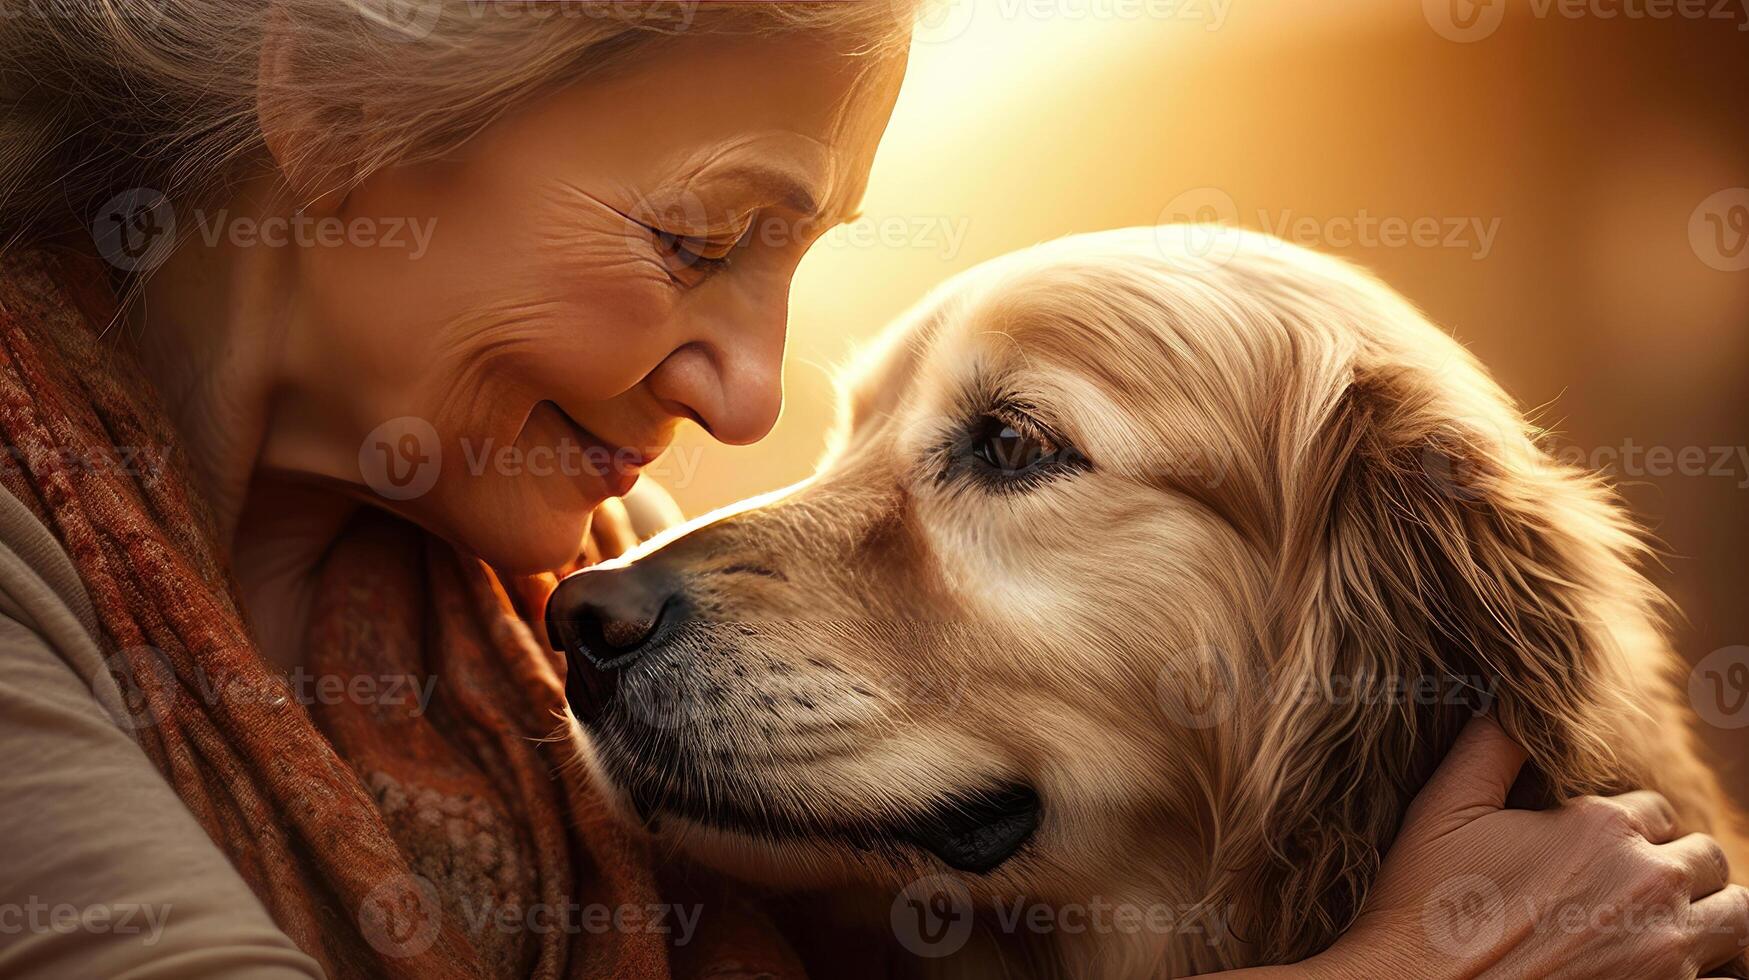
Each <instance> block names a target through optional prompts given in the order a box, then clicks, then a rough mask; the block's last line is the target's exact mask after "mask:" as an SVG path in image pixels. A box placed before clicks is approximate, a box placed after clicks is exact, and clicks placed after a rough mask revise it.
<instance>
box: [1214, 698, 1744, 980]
mask: <svg viewBox="0 0 1749 980" xmlns="http://www.w3.org/2000/svg"><path fill="white" fill-rule="evenodd" d="M1523 764H1524V750H1523V749H1521V748H1519V747H1518V746H1517V745H1516V744H1515V743H1514V742H1513V741H1512V740H1511V738H1510V737H1508V736H1507V735H1506V733H1505V732H1504V731H1502V730H1501V729H1500V726H1499V725H1497V724H1495V723H1494V721H1493V720H1492V719H1488V718H1478V719H1476V720H1475V721H1473V722H1471V723H1470V725H1469V727H1468V728H1466V729H1465V730H1464V732H1463V734H1462V735H1460V736H1459V737H1458V741H1457V744H1456V745H1454V746H1453V747H1452V750H1451V754H1450V755H1449V756H1447V757H1446V759H1445V761H1444V762H1443V763H1442V764H1441V765H1440V768H1439V770H1438V772H1436V773H1435V774H1434V776H1433V778H1432V779H1431V780H1429V781H1428V784H1427V786H1426V788H1424V789H1423V790H1422V791H1421V794H1420V795H1419V796H1417V797H1416V798H1415V801H1414V803H1413V804H1411V806H1410V807H1409V811H1408V813H1407V814H1406V815H1405V817H1404V820H1403V829H1402V831H1401V832H1400V833H1399V834H1398V835H1397V840H1396V843H1394V844H1393V845H1392V847H1391V850H1390V853H1389V854H1387V855H1386V856H1385V861H1384V864H1383V866H1382V867H1381V868H1380V869H1379V876H1378V879H1377V881H1376V883H1375V884H1374V886H1373V890H1372V893H1371V894H1370V895H1369V896H1368V899H1367V904H1366V908H1365V910H1364V911H1363V913H1362V914H1361V916H1360V918H1359V919H1358V920H1357V921H1356V922H1355V924H1354V926H1353V927H1352V928H1351V929H1349V931H1348V932H1347V933H1345V934H1344V935H1343V936H1342V938H1341V939H1340V940H1338V941H1337V943H1336V945H1335V946H1334V947H1332V948H1331V949H1330V950H1329V951H1327V952H1326V953H1324V954H1321V955H1320V956H1318V957H1316V958H1315V959H1314V960H1313V961H1308V962H1307V963H1305V964H1302V967H1305V968H1307V969H1308V971H1309V975H1311V976H1315V977H1329V978H1331V980H1348V978H1360V977H1366V978H1372V977H1407V976H1414V977H1430V978H1431V977H1471V976H1477V975H1479V974H1482V973H1486V974H1487V976H1489V977H1567V978H1574V980H1578V978H1594V977H1609V978H1621V980H1639V978H1646V980H1665V978H1681V980H1693V978H1695V977H1697V976H1702V977H1712V976H1725V975H1730V974H1728V973H1726V972H1724V971H1726V970H1727V969H1732V970H1734V969H1736V968H1734V967H1727V966H1726V965H1727V964H1731V963H1732V962H1733V961H1734V960H1736V958H1737V957H1738V956H1739V955H1741V953H1742V952H1743V950H1744V948H1745V946H1746V945H1749V891H1746V890H1745V889H1744V888H1743V886H1741V885H1733V884H1730V883H1729V877H1728V876H1729V868H1728V866H1727V864H1726V860H1725V855H1724V852H1723V851H1722V850H1720V848H1719V845H1718V844H1717V842H1715V841H1714V840H1713V839H1712V838H1710V837H1708V836H1706V835H1705V834H1687V835H1680V836H1679V835H1678V834H1677V832H1676V828H1675V814H1674V812H1673V811H1672V810H1671V808H1670V804H1669V803H1668V802H1666V801H1665V800H1664V798H1663V797H1661V796H1659V795H1658V794H1656V793H1652V792H1649V791H1639V792H1633V793H1625V794H1623V795H1621V796H1612V797H1586V798H1583V799H1579V800H1575V801H1573V802H1572V803H1569V804H1568V805H1566V806H1563V807H1560V808H1559V809H1555V810H1545V811H1533V810H1507V809H1504V808H1503V807H1504V806H1505V802H1506V794H1507V791H1508V790H1509V789H1510V788H1511V786H1512V782H1513V780H1514V779H1515V778H1517V775H1518V770H1519V768H1520V767H1521V766H1522V765H1523ZM1739 966H1740V965H1739ZM1242 973H1243V971H1241V974H1240V975H1242Z"/></svg>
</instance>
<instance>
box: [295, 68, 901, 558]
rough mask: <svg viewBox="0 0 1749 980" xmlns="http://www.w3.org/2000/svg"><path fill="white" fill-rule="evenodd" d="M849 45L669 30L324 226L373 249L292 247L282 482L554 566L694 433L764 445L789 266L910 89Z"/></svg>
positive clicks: (480, 550) (858, 186)
mask: <svg viewBox="0 0 1749 980" xmlns="http://www.w3.org/2000/svg"><path fill="white" fill-rule="evenodd" d="M841 45H842V42H841V41H838V42H834V41H831V40H827V39H822V38H810V37H788V38H781V39H751V38H725V37H721V36H717V37H686V38H678V39H674V40H668V41H664V42H662V43H661V45H660V47H657V48H653V49H651V50H650V51H649V52H647V53H646V54H644V55H643V56H642V57H641V58H639V59H637V60H636V61H635V62H633V63H628V64H627V65H626V66H624V67H623V68H620V69H618V70H616V71H614V72H613V73H611V74H609V75H606V76H603V77H601V78H599V79H595V80H589V81H585V82H582V83H579V84H577V85H574V86H571V87H569V88H566V89H563V90H560V91H558V92H556V93H554V94H551V95H548V96H544V97H542V98H540V99H538V100H536V101H534V102H531V103H529V104H528V105H526V106H525V107H523V108H521V109H520V110H519V111H517V112H515V113H514V114H511V115H507V116H505V117H504V118H502V119H500V120H498V121H496V122H494V123H493V124H492V125H491V126H490V127H489V128H487V129H486V130H485V131H483V132H482V133H481V134H480V135H479V136H477V137H476V138H474V139H473V140H470V141H469V142H468V143H467V144H466V145H465V146H464V147H463V148H461V149H460V150H459V151H457V152H456V153H454V154H452V155H450V156H449V157H447V158H445V159H443V160H441V161H436V162H431V163H424V164H417V165H410V166H405V167H398V168H394V169H392V170H388V171H384V172H380V173H378V174H376V175H374V176H372V177H371V178H369V179H368V180H366V181H365V182H364V183H363V184H362V185H360V186H359V187H357V188H356V189H355V190H353V191H352V192H351V193H349V194H348V195H347V196H346V197H345V199H344V200H343V201H339V202H337V203H335V204H334V205H332V207H331V210H330V211H328V212H326V213H323V214H316V215H311V216H309V220H312V221H314V220H321V219H323V218H327V217H330V216H331V217H333V218H338V219H340V220H341V221H342V222H345V227H347V228H348V229H351V228H357V229H361V230H368V232H369V234H364V233H357V234H355V233H353V232H351V231H348V232H347V233H346V234H344V235H342V236H339V237H340V238H342V239H343V240H342V241H339V242H337V243H331V244H328V245H326V246H325V247H320V248H307V249H298V250H296V251H297V252H298V255H299V258H298V263H299V266H298V279H299V286H298V295H297V300H296V301H297V302H298V304H299V305H300V306H301V307H303V308H302V309H300V310H298V311H296V313H295V315H294V322H295V323H296V324H297V327H296V328H295V329H294V330H293V331H292V333H291V339H290V340H289V342H288V350H287V351H286V352H285V354H284V358H285V362H286V365H287V381H286V383H285V389H286V390H285V391H284V392H283V393H282V394H281V397H280V398H279V400H278V402H277V403H276V404H277V406H278V407H277V408H276V412H277V413H278V415H279V417H278V418H276V419H275V420H274V424H272V425H271V426H270V430H269V431H270V432H274V433H279V434H281V435H280V436H278V437H270V439H269V441H268V444H267V446H266V447H265V449H264V457H263V465H264V466H266V467H268V468H270V469H272V470H275V471H279V472H287V471H289V472H295V473H303V474H306V475H315V476H318V477H323V478H327V479H331V480H339V481H343V482H345V483H347V484H350V485H353V486H355V487H357V488H359V490H360V492H361V493H364V494H365V495H367V496H368V497H369V498H370V499H372V500H373V501H377V502H380V503H383V504H384V505H386V506H389V507H391V508H392V509H394V510H396V511H397V512H399V513H401V514H403V515H405V516H407V517H409V518H411V519H413V520H415V521H417V522H418V523H420V524H422V525H424V526H425V527H427V528H429V529H430V530H432V531H435V532H437V533H439V534H442V535H444V536H446V537H448V538H450V539H451V540H453V541H456V542H457V543H459V544H460V545H462V546H463V547H465V548H467V549H469V550H471V551H473V552H474V553H476V554H478V555H480V556H481V557H483V558H485V559H486V560H487V561H489V562H491V563H493V564H495V565H498V566H500V567H503V568H505V569H508V570H513V571H535V570H542V569H550V568H555V567H558V566H560V565H563V564H565V563H567V562H569V561H570V560H572V559H573V558H574V557H575V555H576V554H577V552H578V548H579V545H580V542H581V541H582V538H583V536H584V535H585V534H586V533H587V529H588V520H589V515H590V513H591V511H593V510H594V508H595V507H596V506H597V505H599V504H600V503H601V502H602V501H603V500H605V499H606V498H608V497H610V496H616V495H620V494H623V493H625V492H626V491H627V490H628V489H629V488H630V486H631V484H632V483H633V482H634V481H635V480H636V479H637V476H638V472H639V470H640V469H641V468H642V467H643V466H644V465H645V464H646V463H647V462H648V461H649V460H650V459H652V458H653V457H655V456H656V455H658V454H659V453H661V452H662V450H663V449H665V448H666V447H667V446H668V444H669V442H670V441H671V440H672V438H673V435H674V432H675V429H676V427H677V426H678V425H679V423H680V422H681V421H682V420H684V419H692V420H693V421H695V422H697V423H698V424H699V425H701V426H703V427H704V428H705V429H706V430H708V431H709V432H710V433H711V434H712V435H713V436H715V437H716V438H717V439H719V440H722V441H723V442H727V443H737V444H738V443H747V442H752V441H754V440H757V439H759V438H761V437H762V436H764V435H765V434H766V433H767V432H768V431H769V430H770V429H771V426H772V424H773V423H774V422H775V421H776V419H777V414H778V409H779V406H780V404H781V402H782V389H781V361H782V356H783V346H784V332H785V328H786V310H787V306H788V295H789V285H790V279H791V276H792V275H793V273H794V271H795V268H796V265H797V263H798V262H799V261H800V260H801V258H802V255H803V253H804V252H806V251H807V249H808V247H809V246H810V245H811V244H812V243H813V241H814V240H815V239H817V238H818V237H819V236H820V235H821V234H823V233H825V232H826V231H827V230H829V229H830V228H831V227H833V226H834V225H836V224H838V223H839V222H841V221H843V220H845V219H847V218H848V217H850V214H851V212H852V211H853V210H854V208H855V207H856V205H857V203H858V201H859V200H860V198H861V194H862V189H863V185H864V183H865V181H866V179H867V175H868V170H869V167H870V164H871V163H872V160H873V156H874V152H875V146H876V143H877V141H878V139H879V137H880V134H881V131H882V130H883V129H884V128H885V126H886V122H887V118H888V115H889V113H890V112H891V109H892V104H893V100H894V98H895V97H896V94H897V90H898V85H899V81H900V77H901V75H902V73H903V63H902V60H901V59H890V60H888V61H885V62H881V63H879V64H878V65H877V66H876V67H875V68H874V70H873V71H872V72H869V71H867V70H866V69H867V68H868V67H869V63H868V62H867V61H866V60H859V59H856V58H852V57H849V56H846V55H844V54H842V53H840V51H841ZM397 222H400V223H401V224H400V228H401V231H400V234H399V236H398V239H399V243H400V244H399V245H398V246H397V245H396V244H394V243H392V242H390V241H388V239H389V238H390V236H391V233H392V232H393V230H394V228H395V227H396V223H397ZM330 227H333V228H339V227H341V226H340V225H337V224H333V223H330Z"/></svg>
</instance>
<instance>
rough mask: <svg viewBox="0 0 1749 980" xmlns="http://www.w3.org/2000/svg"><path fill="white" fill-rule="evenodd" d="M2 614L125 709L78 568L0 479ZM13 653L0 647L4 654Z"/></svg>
mask: <svg viewBox="0 0 1749 980" xmlns="http://www.w3.org/2000/svg"><path fill="white" fill-rule="evenodd" d="M8 449H9V451H10V447H8ZM16 465H20V464H19V461H17V460H14V459H11V458H5V459H0V466H16ZM0 617H4V618H6V619H8V620H11V621H12V623H13V624H15V625H16V626H17V627H18V628H20V629H22V630H25V631H28V632H29V633H31V634H33V635H34V636H36V637H37V638H38V639H40V640H41V641H42V643H43V646H45V647H46V648H48V649H49V650H50V651H52V652H54V653H55V654H56V655H57V657H58V658H59V659H61V660H63V661H64V662H66V664H67V666H69V667H71V668H73V670H74V671H75V672H76V673H78V674H79V675H80V677H81V678H82V679H84V680H85V681H86V683H87V684H89V685H90V686H91V687H92V693H93V694H94V695H96V696H97V698H98V700H99V701H100V702H103V703H104V707H105V708H109V709H112V710H121V709H123V708H124V706H123V704H122V700H121V697H120V693H119V691H118V690H117V688H116V685H115V682H114V681H113V680H111V679H110V677H109V672H108V670H107V669H106V668H105V665H104V663H103V655H102V648H101V646H100V644H99V641H98V630H97V615H96V613H95V611H94V610H93V609H92V606H91V598H90V596H89V595H88V594H87V593H86V591H85V585H84V583H83V582H82V581H81V580H80V578H79V572H78V569H76V568H75V567H74V565H73V560H72V558H71V557H70V556H68V554H67V551H66V549H65V548H63V547H62V546H61V543H60V541H58V540H56V538H55V535H54V533H53V532H52V531H50V530H49V529H48V527H46V526H45V525H44V524H43V522H42V521H41V519H39V518H38V517H37V515H36V513H35V512H33V511H32V510H31V509H30V508H29V507H27V506H26V505H25V504H24V503H23V502H22V501H20V500H19V499H18V498H17V497H15V496H13V494H12V493H11V492H10V491H8V490H7V489H6V487H5V485H4V483H0ZM14 634H15V635H16V630H15V631H14ZM8 646H10V647H13V648H16V646H17V644H9V645H8ZM10 655H11V654H9V653H8V651H6V650H0V658H3V657H7V656H10Z"/></svg>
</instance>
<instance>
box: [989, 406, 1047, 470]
mask: <svg viewBox="0 0 1749 980" xmlns="http://www.w3.org/2000/svg"><path fill="white" fill-rule="evenodd" d="M1060 451H1061V450H1059V449H1058V448H1057V445H1056V443H1054V442H1052V441H1051V440H1050V439H1049V438H1047V437H1046V436H1045V435H1044V434H1043V433H1040V432H1038V431H1037V430H1036V429H1034V428H1033V427H1032V426H1030V425H1028V424H1026V423H1024V422H1020V421H1018V420H1014V419H1005V418H1001V417H999V416H995V415H988V416H985V417H984V418H983V419H982V420H980V422H979V427H978V432H977V436H976V438H975V439H974V440H973V442H972V455H973V456H974V457H976V458H977V459H978V461H979V462H981V463H983V464H984V465H985V466H988V467H990V468H992V469H995V470H998V471H1000V472H1002V473H1005V474H1020V473H1024V472H1026V471H1027V470H1030V469H1032V468H1033V467H1035V466H1038V465H1039V464H1040V463H1043V462H1046V461H1048V460H1051V459H1054V458H1056V456H1057V454H1058V453H1059V452H1060Z"/></svg>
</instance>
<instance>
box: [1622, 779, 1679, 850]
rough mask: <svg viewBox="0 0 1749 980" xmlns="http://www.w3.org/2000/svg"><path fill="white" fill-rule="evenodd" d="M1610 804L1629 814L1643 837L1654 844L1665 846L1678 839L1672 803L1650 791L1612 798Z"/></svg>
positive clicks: (1630, 820) (1635, 791)
mask: <svg viewBox="0 0 1749 980" xmlns="http://www.w3.org/2000/svg"><path fill="white" fill-rule="evenodd" d="M1608 802H1609V803H1611V804H1613V805H1614V806H1616V807H1617V808H1619V809H1620V810H1621V811H1622V812H1623V813H1625V814H1627V817H1628V821H1629V822H1630V823H1631V824H1632V825H1633V828H1634V829H1635V830H1637V831H1639V834H1640V836H1641V837H1644V838H1645V839H1647V840H1649V841H1651V842H1652V843H1654V844H1665V843H1668V842H1670V841H1671V840H1672V839H1674V838H1675V837H1676V811H1675V810H1674V809H1672V808H1671V806H1670V801H1669V800H1666V799H1665V798H1664V797H1662V796H1660V795H1658V794H1657V793H1654V792H1652V791H1651V790H1649V789H1637V790H1634V791H1633V792H1632V793H1623V794H1621V795H1620V796H1611V797H1609V798H1608Z"/></svg>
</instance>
